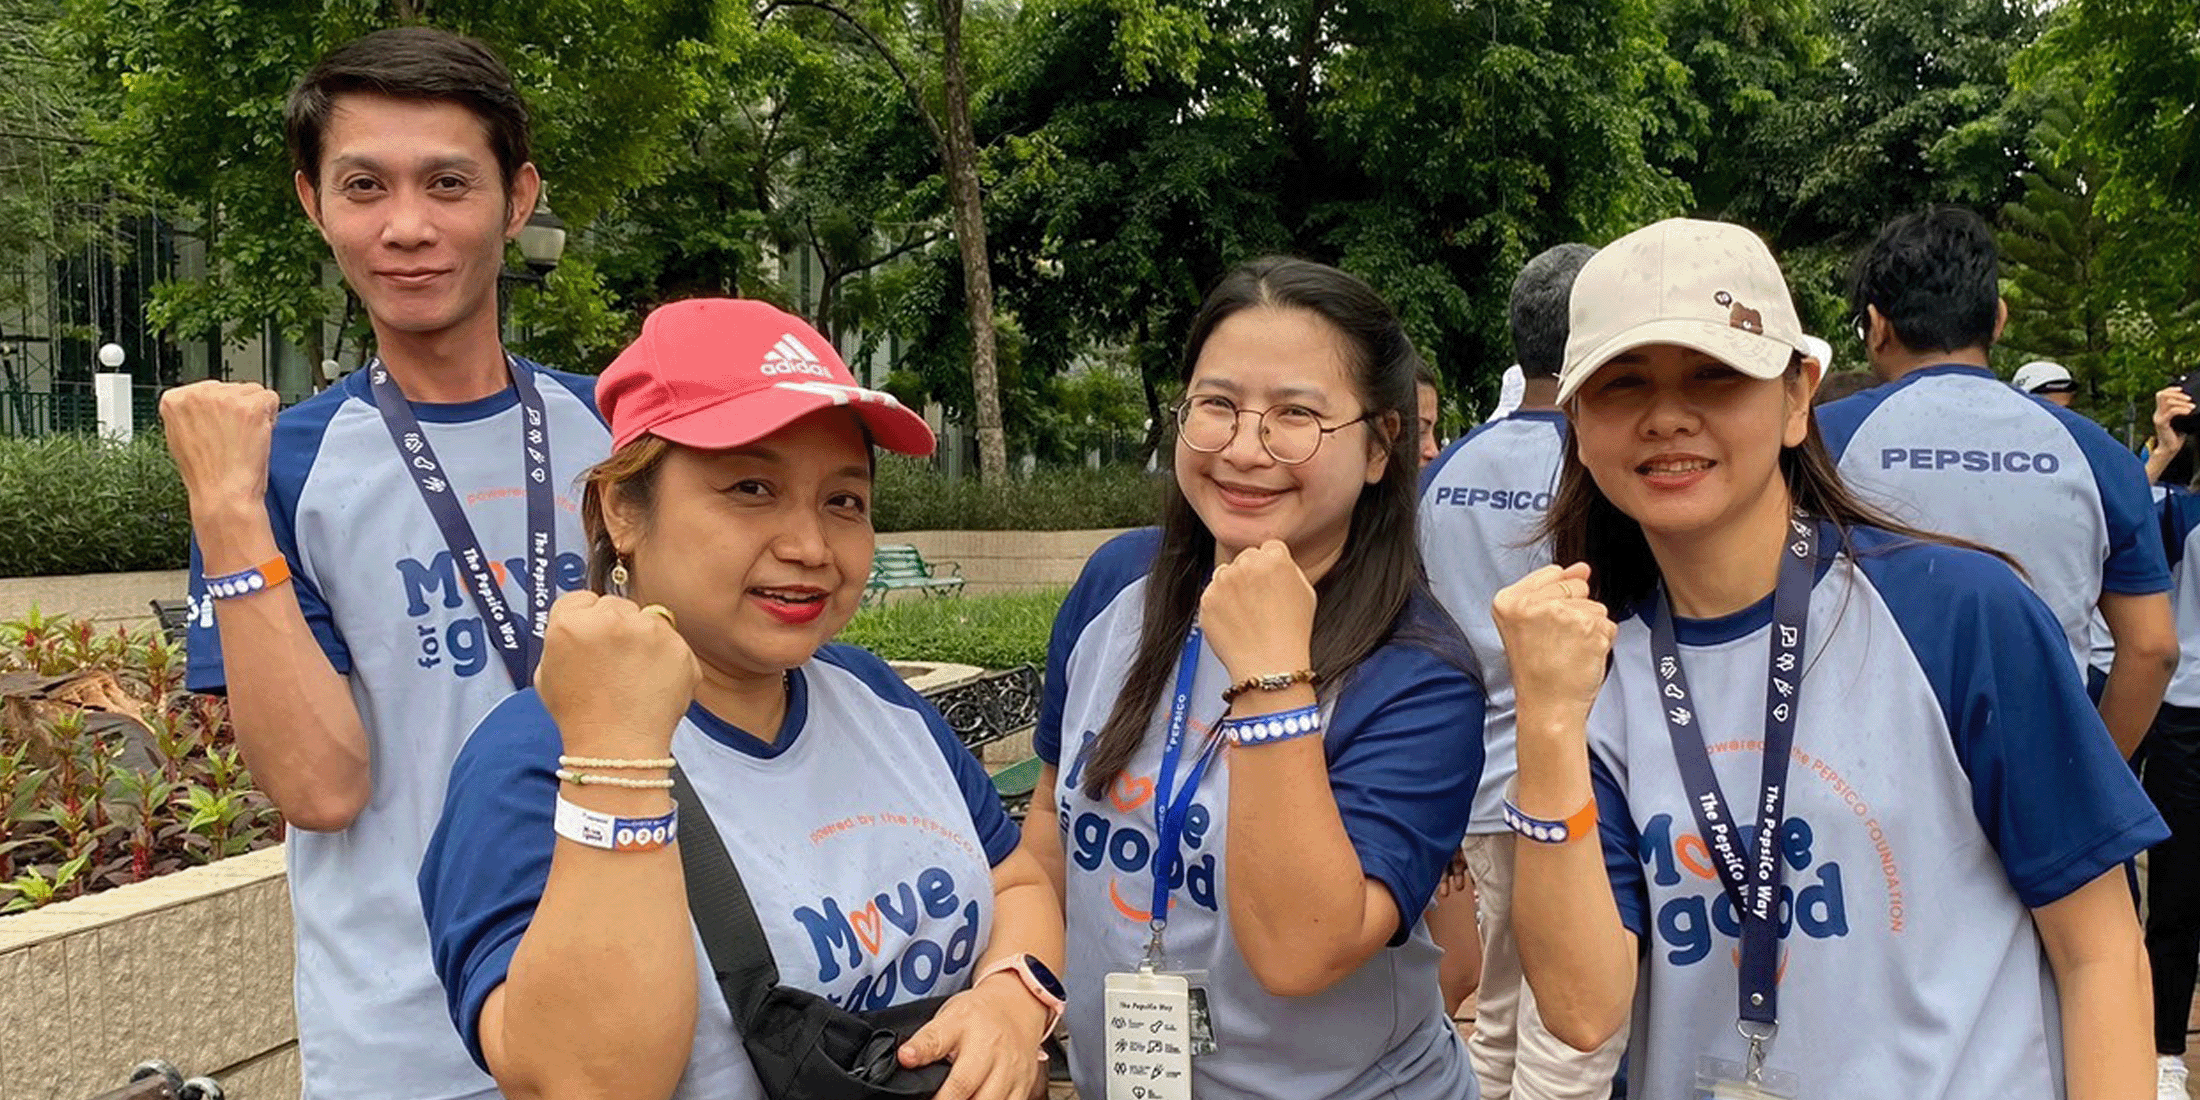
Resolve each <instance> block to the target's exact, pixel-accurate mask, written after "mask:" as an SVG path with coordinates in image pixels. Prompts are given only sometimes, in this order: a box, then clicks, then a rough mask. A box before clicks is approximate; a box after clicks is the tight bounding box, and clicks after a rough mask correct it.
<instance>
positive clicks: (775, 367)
mask: <svg viewBox="0 0 2200 1100" xmlns="http://www.w3.org/2000/svg"><path fill="white" fill-rule="evenodd" d="M763 373H764V375H765V377H767V378H768V377H771V376H773V375H780V374H811V375H816V376H817V377H819V378H831V377H832V376H833V372H831V371H829V370H826V369H825V364H823V363H820V362H818V361H817V356H815V355H813V354H811V352H810V349H809V348H808V347H807V346H806V345H804V344H803V343H802V341H800V340H797V339H795V338H794V334H793V333H791V332H790V333H788V334H787V335H785V336H782V337H780V338H779V342H778V343H776V344H773V345H772V350H770V351H767V352H765V353H764V366H763Z"/></svg>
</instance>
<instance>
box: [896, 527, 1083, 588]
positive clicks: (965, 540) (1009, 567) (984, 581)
mask: <svg viewBox="0 0 2200 1100" xmlns="http://www.w3.org/2000/svg"><path fill="white" fill-rule="evenodd" d="M1124 530H1126V528H1114V529H1108V530H1095V531H889V532H886V533H884V534H881V535H880V536H879V537H878V540H879V541H880V542H882V543H907V544H909V545H911V546H914V547H916V548H917V550H918V551H919V552H921V553H922V554H923V555H924V560H926V561H928V562H936V561H952V562H955V563H956V564H958V565H961V566H962V575H963V577H964V578H965V580H966V581H967V583H966V584H964V585H963V590H964V591H965V592H968V593H971V594H979V593H985V592H1022V591H1029V590H1031V589H1035V588H1067V587H1068V586H1069V585H1070V583H1071V582H1073V581H1075V580H1076V579H1077V572H1078V570H1080V569H1083V568H1084V567H1085V559H1086V558H1089V557H1091V556H1092V552H1093V551H1095V550H1098V549H1099V548H1100V545H1101V544H1102V543H1104V542H1106V541H1108V540H1109V539H1111V538H1114V537H1115V536H1117V535H1120V534H1122V533H1123V531H1124ZM912 598H916V595H915V594H914V593H906V594H903V595H900V596H896V597H895V599H897V600H906V599H912Z"/></svg>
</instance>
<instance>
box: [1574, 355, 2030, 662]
mask: <svg viewBox="0 0 2200 1100" xmlns="http://www.w3.org/2000/svg"><path fill="white" fill-rule="evenodd" d="M1802 370H1803V356H1802V353H1800V352H1798V353H1796V355H1795V357H1794V358H1793V359H1792V360H1790V361H1789V363H1788V369H1787V378H1788V380H1789V381H1792V380H1793V379H1795V378H1796V377H1798V376H1799V375H1800V374H1801V373H1802ZM1807 423H1808V424H1809V427H1808V429H1807V430H1806V431H1805V432H1804V434H1803V442H1802V443H1801V444H1800V445H1798V446H1794V447H1787V446H1783V447H1781V448H1780V476H1781V478H1782V479H1783V480H1785V481H1786V482H1787V488H1788V497H1789V499H1790V500H1791V501H1792V502H1793V503H1794V505H1795V507H1797V508H1800V509H1802V511H1803V513H1804V514H1805V515H1809V516H1814V517H1816V518H1819V519H1823V520H1828V521H1831V522H1832V523H1833V525H1834V528H1835V529H1836V530H1838V531H1839V532H1840V533H1841V542H1842V546H1843V548H1844V549H1850V548H1851V544H1850V542H1849V539H1848V532H1849V529H1850V528H1852V527H1858V526H1863V527H1877V528H1879V529H1881V530H1883V531H1888V532H1891V533H1893V534H1896V535H1900V536H1902V537H1904V538H1908V539H1914V540H1917V541H1919V542H1936V543H1942V544H1945V545H1949V546H1960V547H1963V548H1965V549H1969V550H1978V551H1981V552H1983V553H1987V554H1992V555H1993V556H1995V557H1997V558H2000V559H2001V560H2002V561H2004V562H2007V563H2008V564H2009V565H2010V566H2012V567H2016V568H2018V569H2019V571H2020V572H2021V571H2022V567H2019V566H2017V563H2016V561H2015V560H2013V559H2012V558H2010V557H2009V555H2007V554H2004V553H2002V552H2001V551H1999V550H1995V549H1993V548H1992V547H1988V546H1981V545H1979V544H1978V543H1975V542H1970V541H1968V540H1965V539H1959V538H1955V537H1953V536H1950V535H1943V534H1938V533H1935V532H1932V531H1926V530H1923V529H1921V528H1917V527H1912V526H1910V525H1909V524H1906V523H1903V522H1901V521H1899V520H1896V519H1894V518H1893V517H1891V516H1888V515H1887V514H1886V513H1884V512H1881V511H1880V510H1879V509H1877V508H1874V507H1872V506H1871V505H1869V504H1866V503H1864V501H1863V500H1862V499H1861V498H1859V497H1858V496H1857V495H1856V494H1855V493H1854V492H1852V491H1851V490H1850V489H1849V486H1848V483H1847V482H1845V481H1842V480H1841V472H1840V468H1839V467H1837V466H1836V465H1835V464H1834V461H1833V455H1832V453H1831V452H1829V451H1828V450H1826V440H1825V437H1824V436H1822V435H1820V434H1818V418H1817V417H1815V416H1813V417H1810V418H1809V420H1808V421H1807ZM1541 534H1542V536H1543V537H1545V538H1548V539H1549V540H1550V545H1551V550H1552V560H1554V561H1556V562H1558V563H1560V564H1562V565H1563V564H1569V563H1572V562H1577V561H1580V562H1587V563H1589V592H1590V595H1592V596H1594V597H1596V599H1597V601H1598V602H1600V603H1602V604H1603V605H1604V607H1605V610H1607V611H1609V612H1610V613H1611V615H1612V617H1613V618H1615V619H1617V618H1624V617H1626V615H1627V614H1628V613H1629V612H1630V611H1631V610H1633V608H1634V607H1635V605H1636V604H1638V603H1640V602H1642V601H1643V600H1644V599H1646V598H1648V597H1649V595H1650V593H1651V591H1652V590H1654V589H1655V588H1656V587H1657V584H1658V579H1659V576H1660V573H1659V570H1658V559H1657V558H1656V557H1654V556H1653V555H1652V554H1651V553H1650V542H1649V540H1648V539H1646V538H1644V537H1643V533H1642V525H1641V524H1639V523H1636V522H1635V520H1634V517H1632V516H1630V515H1628V514H1627V513H1625V512H1622V511H1620V510H1619V508H1618V506H1617V505H1614V504H1613V503H1612V502H1611V501H1610V500H1609V499H1607V498H1606V497H1605V495H1604V490H1602V489H1599V488H1597V483H1596V479H1595V478H1593V477H1590V476H1589V468H1588V467H1587V466H1584V465H1582V463H1581V454H1580V450H1579V447H1578V445H1569V446H1567V448H1566V456H1565V458H1564V460H1563V461H1562V463H1561V465H1560V466H1559V471H1558V493H1557V495H1556V496H1555V497H1553V498H1552V500H1551V510H1550V511H1549V512H1548V513H1546V514H1545V515H1544V517H1543V527H1542V531H1541Z"/></svg>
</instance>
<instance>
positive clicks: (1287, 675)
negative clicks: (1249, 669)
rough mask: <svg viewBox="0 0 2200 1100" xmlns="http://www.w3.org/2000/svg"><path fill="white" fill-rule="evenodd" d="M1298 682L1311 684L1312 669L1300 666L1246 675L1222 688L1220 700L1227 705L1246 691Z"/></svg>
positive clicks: (1268, 689)
mask: <svg viewBox="0 0 2200 1100" xmlns="http://www.w3.org/2000/svg"><path fill="white" fill-rule="evenodd" d="M1300 683H1303V684H1306V685H1308V686H1313V684H1314V670H1313V669H1310V668H1302V669H1300V670H1298V671H1297V672H1271V673H1268V674H1267V675H1265V676H1247V677H1246V678H1244V679H1243V680H1239V681H1238V682H1237V683H1234V684H1231V685H1230V686H1229V687H1226V688H1223V689H1222V701H1223V703H1224V704H1225V705H1227V704H1230V703H1235V702H1237V697H1238V696H1240V695H1243V694H1245V693H1246V692H1248V691H1255V690H1258V691H1282V690H1283V689H1285V688H1287V687H1290V686H1291V685H1292V684H1300Z"/></svg>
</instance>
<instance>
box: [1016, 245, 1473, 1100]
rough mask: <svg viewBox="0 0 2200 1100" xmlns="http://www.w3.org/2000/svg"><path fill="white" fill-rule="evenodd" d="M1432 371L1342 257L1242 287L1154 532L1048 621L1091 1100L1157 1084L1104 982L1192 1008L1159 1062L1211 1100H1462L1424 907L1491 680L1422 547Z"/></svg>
mask: <svg viewBox="0 0 2200 1100" xmlns="http://www.w3.org/2000/svg"><path fill="white" fill-rule="evenodd" d="M1417 358H1418V357H1417V356H1416V355H1415V353H1414V351H1413V348H1412V345H1411V344H1410V343H1409V342H1408V341H1407V339H1406V335H1405V331H1404V329H1403V328H1402V326H1400V325H1399V323H1398V320H1397V318H1396V317H1395V315H1393V314H1392V313H1391V311H1390V309H1389V307H1388V306H1387V305H1385V304H1384V303H1383V301H1382V299H1381V298H1380V297H1378V296H1377V295H1376V294H1375V293H1374V292H1373V291H1372V290H1370V289H1369V288H1368V287H1367V285H1366V284H1364V283H1362V282H1361V281H1360V280H1358V279H1356V278H1353V277H1352V276H1350V275H1347V274H1345V273H1344V272H1341V271H1338V270H1336V269H1334V268H1330V267H1325V266H1322V265H1320V264H1314V263H1309V262H1306V261H1303V260H1292V259H1267V260H1260V261H1256V262H1253V263H1250V264H1247V265H1245V266H1242V267H1239V268H1238V269H1236V270H1234V271H1233V272H1231V273H1230V274H1229V275H1227V276H1225V277H1224V278H1223V280H1222V282H1221V283H1220V284H1218V285H1217V286H1216V288H1215V289H1214V290H1213V291H1212V292H1210V293H1209V295H1208V297H1207V299H1206V303H1205V304H1204V305H1203V306H1202V307H1201V310H1200V312H1199V314H1198V315H1197V317H1196V318H1195V319H1194V321H1193V324H1192V328H1191V335H1190V338H1189V340H1188V341H1187V346H1186V350H1185V356H1184V376H1185V377H1184V381H1185V390H1184V397H1183V400H1182V401H1181V402H1180V403H1179V404H1178V406H1177V409H1176V425H1177V438H1176V446H1175V459H1174V463H1175V477H1174V478H1173V480H1171V481H1170V482H1169V483H1168V485H1169V488H1168V489H1167V490H1165V491H1166V494H1167V495H1166V499H1165V503H1164V506H1163V518H1162V523H1161V526H1160V528H1159V529H1158V530H1154V529H1148V530H1142V531H1136V532H1132V533H1130V534H1126V535H1123V536H1120V537H1118V538H1117V539H1115V540H1114V541H1112V542H1110V543H1108V544H1107V545H1106V546H1103V547H1102V548H1101V549H1100V550H1099V551H1098V552H1096V553H1095V554H1093V556H1092V558H1091V560H1090V561H1088V562H1087V563H1086V565H1085V569H1084V572H1083V574H1082V575H1081V576H1080V577H1079V578H1078V581H1077V584H1076V585H1075V587H1073V588H1072V589H1071V591H1070V594H1069V598H1068V600H1067V601H1066V602H1065V603H1064V604H1063V607H1062V610H1061V613H1060V614H1059V615H1058V616H1057V617H1056V619H1055V623H1054V634H1053V638H1052V639H1051V641H1050V643H1049V645H1048V649H1047V676H1046V693H1045V698H1044V700H1043V706H1042V708H1041V714H1040V720H1039V727H1038V730H1037V733H1036V736H1035V738H1034V749H1035V751H1036V752H1037V753H1038V755H1039V757H1040V759H1041V760H1043V761H1045V762H1046V767H1045V769H1044V771H1043V773H1042V778H1041V779H1040V782H1039V787H1038V790H1039V792H1040V794H1039V797H1038V798H1037V800H1036V801H1035V803H1034V806H1033V810H1032V818H1031V825H1030V827H1029V828H1026V829H1025V830H1024V846H1025V847H1026V848H1027V849H1028V850H1030V851H1031V852H1032V853H1033V854H1034V855H1036V856H1037V857H1038V859H1039V861H1040V862H1041V863H1042V864H1044V865H1045V866H1046V867H1047V868H1048V869H1049V871H1050V872H1051V873H1052V875H1053V878H1054V881H1055V882H1056V883H1057V884H1058V885H1059V886H1060V887H1061V888H1062V889H1063V890H1064V892H1065V898H1066V903H1065V909H1066V912H1067V916H1068V955H1069V974H1068V983H1069V986H1070V988H1071V990H1072V991H1073V992H1072V997H1071V1003H1070V1010H1069V1014H1068V1016H1067V1018H1066V1019H1067V1022H1068V1025H1069V1045H1070V1064H1071V1069H1072V1072H1073V1076H1074V1078H1075V1080H1076V1084H1077V1089H1078V1092H1079V1093H1080V1094H1081V1095H1084V1096H1089V1097H1101V1096H1117V1095H1125V1094H1127V1093H1128V1092H1130V1091H1132V1090H1133V1089H1145V1088H1151V1080H1152V1078H1142V1077H1136V1076H1133V1074H1134V1073H1136V1072H1137V1071H1138V1070H1140V1069H1145V1070H1149V1071H1150V1070H1153V1069H1154V1067H1153V1066H1150V1065H1146V1064H1144V1063H1137V1064H1134V1063H1132V1062H1131V1060H1130V1059H1128V1058H1126V1057H1125V1054H1126V1050H1127V1049H1128V1047H1129V1045H1130V1044H1132V1043H1134V1042H1135V1041H1136V1040H1134V1039H1132V1038H1129V1037H1126V1036H1124V1035H1122V1034H1111V1032H1119V1031H1120V1030H1121V1028H1120V1026H1119V1025H1120V1021H1122V1020H1124V1019H1127V1018H1129V1017H1128V1014H1127V1013H1126V1012H1125V1011H1121V1010H1120V1008H1121V1006H1118V1005H1116V1004H1115V1003H1114V1002H1113V1001H1111V1000H1110V999H1109V997H1108V995H1107V992H1106V991H1107V990H1108V989H1109V988H1110V987H1111V983H1121V984H1129V983H1131V982H1134V981H1136V982H1141V983H1143V982H1145V980H1146V978H1147V976H1148V975H1149V973H1150V975H1151V976H1152V978H1153V979H1154V982H1155V983H1157V984H1170V983H1181V984H1182V986H1183V993H1182V995H1184V996H1186V997H1188V998H1189V1000H1190V1002H1191V1003H1192V1004H1193V1005H1195V1006H1196V1008H1194V1009H1192V1010H1191V1016H1192V1017H1193V1022H1192V1024H1190V1025H1186V1026H1188V1027H1189V1029H1190V1032H1189V1033H1190V1035H1191V1036H1192V1040H1191V1041H1190V1042H1189V1047H1188V1050H1183V1051H1179V1053H1188V1054H1189V1063H1188V1069H1187V1068H1186V1067H1185V1066H1184V1065H1183V1064H1181V1063H1179V1064H1174V1066H1173V1068H1171V1066H1166V1065H1165V1066H1162V1067H1161V1070H1162V1071H1163V1072H1167V1073H1178V1074H1183V1075H1184V1077H1183V1078H1181V1079H1177V1078H1164V1080H1173V1081H1174V1082H1175V1084H1177V1085H1180V1086H1181V1087H1182V1088H1184V1089H1185V1090H1187V1091H1188V1093H1189V1094H1190V1095H1196V1096H1198V1097H1200V1098H1201V1100H1230V1098H1244V1100H1253V1098H1260V1100H1279V1098H1292V1097H1304V1098H1308V1100H1312V1098H1315V1097H1322V1098H1332V1100H1359V1098H1374V1097H1381V1098H1384V1100H1436V1098H1445V1100H1451V1098H1457V1097H1470V1096H1472V1095H1473V1094H1474V1087H1475V1086H1474V1077H1473V1073H1472V1072H1471V1070H1470V1069H1469V1067H1468V1064H1467V1056H1466V1050H1465V1047H1464V1046H1463V1044H1462V1043H1461V1042H1460V1040H1459V1035H1458V1032H1457V1031H1456V1030H1455V1029H1454V1027H1453V1026H1452V1023H1451V1019H1450V1014H1449V1012H1448V1011H1446V1006H1444V1005H1443V1004H1442V1003H1441V1002H1442V997H1441V994H1440V992H1439V990H1438V984H1437V961H1438V954H1439V952H1438V949H1437V947H1436V944H1435V943H1434V942H1433V941H1432V939H1431V937H1430V933H1429V931H1428V928H1427V926H1426V924H1425V923H1424V921H1423V920H1422V913H1423V911H1424V910H1426V909H1427V907H1428V903H1429V899H1430V898H1431V896H1432V895H1433V894H1434V891H1435V889H1436V885H1437V880H1438V878H1439V877H1440V876H1441V875H1442V874H1443V873H1444V869H1445V866H1446V864H1447V862H1448V861H1449V859H1450V857H1451V855H1452V853H1453V852H1455V851H1457V850H1458V847H1459V841H1460V837H1461V836H1462V835H1464V832H1465V829H1466V823H1467V812H1468V808H1469V805H1470V803H1471V801H1472V796H1473V792H1474V785H1475V781H1476V779H1477V777H1478V776H1479V775H1480V773H1481V766H1482V744H1481V738H1480V737H1478V736H1475V733H1476V732H1477V731H1479V730H1480V729H1481V725H1482V693H1481V690H1480V688H1479V686H1478V685H1477V684H1476V682H1475V678H1474V676H1473V674H1472V673H1471V672H1470V671H1468V669H1469V668H1470V667H1471V665H1472V660H1473V658H1472V655H1471V654H1470V653H1469V652H1467V650H1466V646H1465V641H1464V639H1462V638H1460V637H1459V635H1458V632H1457V628H1456V627H1454V626H1453V625H1452V624H1451V622H1450V620H1449V618H1447V617H1446V616H1445V615H1444V614H1443V612H1442V609H1441V608H1439V607H1438V606H1437V605H1436V603H1435V601H1434V599H1433V598H1432V597H1431V596H1430V594H1429V591H1428V587H1427V582H1426V581H1425V580H1423V579H1422V574H1421V568H1420V563H1419V561H1418V557H1417V555H1418V549H1417V547H1416V545H1415V540H1414V481H1415V478H1414V473H1415V467H1416V465H1417V463H1416V462H1415V453H1416V441H1415V435H1416V431H1415V424H1414V386H1413V367H1414V363H1415V361H1416V360H1417ZM1050 824H1051V825H1052V826H1053V827H1051V828H1050V827H1048V826H1049V825H1050ZM1172 995H1173V994H1172ZM1171 1011H1172V1012H1173V1011H1174V1010H1173V1009H1172V1010H1171ZM1161 1022H1163V1023H1166V1021H1161ZM1180 1022H1181V1021H1180ZM1147 1094H1148V1095H1156V1096H1164V1097H1165V1096H1171V1095H1182V1094H1180V1093H1176V1092H1166V1091H1165V1092H1158V1093H1155V1092H1149V1093H1147Z"/></svg>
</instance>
